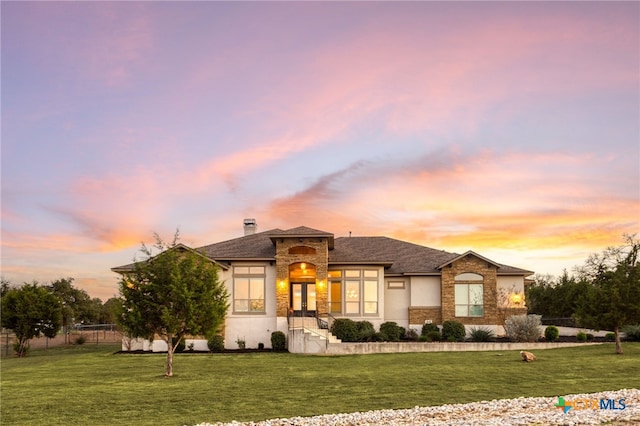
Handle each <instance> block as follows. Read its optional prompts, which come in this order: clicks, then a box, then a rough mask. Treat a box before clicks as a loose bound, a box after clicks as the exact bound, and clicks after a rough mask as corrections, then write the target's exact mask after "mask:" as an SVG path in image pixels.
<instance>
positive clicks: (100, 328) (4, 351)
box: [0, 324, 122, 357]
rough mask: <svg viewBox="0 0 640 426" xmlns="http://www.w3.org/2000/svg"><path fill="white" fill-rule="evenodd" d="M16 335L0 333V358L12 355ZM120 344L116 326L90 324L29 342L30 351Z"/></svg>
mask: <svg viewBox="0 0 640 426" xmlns="http://www.w3.org/2000/svg"><path fill="white" fill-rule="evenodd" d="M15 342H16V335H15V334H14V333H13V332H12V331H11V330H7V329H2V331H1V332H0V356H3V357H7V356H11V355H13V354H14V350H13V345H14V343H15ZM121 342H122V332H121V331H120V330H118V326H117V325H116V324H92V325H80V324H78V325H73V326H68V327H66V328H64V329H62V330H60V332H59V333H58V335H57V336H56V337H53V338H49V337H39V338H35V339H31V340H30V341H29V347H30V348H31V349H49V348H54V347H59V346H65V345H77V344H85V345H89V344H93V345H99V344H104V343H108V344H113V343H121Z"/></svg>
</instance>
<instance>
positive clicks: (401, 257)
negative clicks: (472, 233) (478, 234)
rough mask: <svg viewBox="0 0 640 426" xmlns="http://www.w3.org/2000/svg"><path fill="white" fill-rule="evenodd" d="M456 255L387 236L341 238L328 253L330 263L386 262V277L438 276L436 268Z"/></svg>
mask: <svg viewBox="0 0 640 426" xmlns="http://www.w3.org/2000/svg"><path fill="white" fill-rule="evenodd" d="M456 256H458V255H457V254H455V253H448V252H446V251H442V250H436V249H432V248H429V247H424V246H420V245H417V244H413V243H408V242H406V241H400V240H395V239H393V238H389V237H342V238H337V239H336V241H335V249H334V250H333V251H330V252H329V263H333V264H337V263H369V262H389V263H390V264H391V266H390V267H389V268H388V269H387V270H386V271H385V274H389V275H393V274H406V273H417V274H439V271H438V269H437V267H438V266H439V265H441V264H442V263H445V262H447V261H448V260H450V259H453V258H455V257H456Z"/></svg>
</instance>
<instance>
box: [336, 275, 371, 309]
mask: <svg viewBox="0 0 640 426" xmlns="http://www.w3.org/2000/svg"><path fill="white" fill-rule="evenodd" d="M329 280H330V281H331V293H330V297H331V299H330V306H331V308H330V311H331V313H333V314H345V315H361V314H364V315H375V314H377V313H378V270H377V269H344V270H331V271H329Z"/></svg>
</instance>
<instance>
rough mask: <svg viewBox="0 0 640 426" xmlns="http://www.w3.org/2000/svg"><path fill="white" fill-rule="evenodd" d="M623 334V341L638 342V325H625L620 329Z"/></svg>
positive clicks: (639, 331)
mask: <svg viewBox="0 0 640 426" xmlns="http://www.w3.org/2000/svg"><path fill="white" fill-rule="evenodd" d="M622 332H623V333H624V340H628V341H630V342H640V324H636V325H627V326H624V327H622Z"/></svg>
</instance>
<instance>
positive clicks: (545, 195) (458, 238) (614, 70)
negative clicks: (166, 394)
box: [1, 1, 640, 300]
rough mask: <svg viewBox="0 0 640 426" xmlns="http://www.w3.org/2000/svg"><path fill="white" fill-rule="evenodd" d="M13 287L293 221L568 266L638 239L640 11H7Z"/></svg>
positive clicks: (5, 123) (265, 5)
mask: <svg viewBox="0 0 640 426" xmlns="http://www.w3.org/2000/svg"><path fill="white" fill-rule="evenodd" d="M1 13H2V22H1V24H2V34H1V36H2V277H3V278H4V279H7V280H9V281H11V282H12V283H14V284H20V283H22V282H31V281H33V280H37V281H39V282H40V283H43V284H48V283H49V282H50V281H52V280H55V279H58V278H62V277H73V278H75V281H74V285H76V286H77V287H80V288H83V289H85V290H87V292H88V293H89V294H90V295H91V296H92V297H100V298H102V299H103V300H106V299H107V298H109V297H112V296H114V295H116V294H117V275H116V274H114V273H113V272H111V271H110V268H111V267H114V266H119V265H122V264H126V263H130V262H131V261H132V260H133V257H134V256H135V255H136V254H137V253H138V250H139V248H140V242H141V241H145V242H147V243H150V242H152V241H153V238H152V235H153V232H157V233H158V234H160V235H161V236H163V237H164V238H165V239H168V240H170V239H171V238H172V235H173V233H174V231H175V230H176V228H179V229H180V233H181V235H182V240H181V241H182V242H183V243H185V244H187V245H190V246H194V247H197V246H201V245H205V244H209V243H213V242H217V241H222V240H226V239H231V238H235V237H239V236H241V235H242V220H243V219H244V218H247V217H251V218H255V219H256V220H257V222H258V231H266V230H269V229H272V228H282V229H288V228H293V227H296V226H300V225H304V226H308V227H311V228H315V229H320V230H323V231H327V232H332V233H334V234H335V236H336V237H340V236H347V235H348V234H349V232H352V235H355V236H377V235H384V236H389V237H393V238H398V239H402V240H406V241H411V242H415V243H418V244H423V245H426V246H428V247H433V248H438V249H443V250H447V251H452V252H458V253H461V252H464V251H466V250H474V251H476V252H478V253H480V254H481V255H483V256H485V257H487V258H489V259H492V260H494V261H497V262H500V263H506V264H509V265H512V266H517V267H521V268H524V269H528V270H533V271H536V272H537V273H542V274H546V273H550V274H554V275H558V274H560V273H561V272H562V270H563V269H564V268H566V269H568V270H569V271H571V270H572V268H573V267H574V266H577V265H581V264H582V263H583V262H584V260H585V259H586V257H587V256H588V255H589V254H590V253H594V252H600V251H601V250H603V249H604V248H605V247H607V246H611V245H620V244H622V242H623V238H622V236H623V234H625V233H628V234H633V233H636V232H638V231H640V152H639V150H640V148H639V145H640V130H639V129H640V3H638V2H553V3H550V2H542V3H540V2H495V3H492V2H469V3H467V2H453V3H440V2H402V3H395V2H394V3H391V2H351V3H343V2H329V3H325V2H314V3H302V2H278V3H271V2H258V3H254V2H239V3H227V2H96V3H94V2H16V3H13V2H5V1H3V2H2V4H1Z"/></svg>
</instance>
